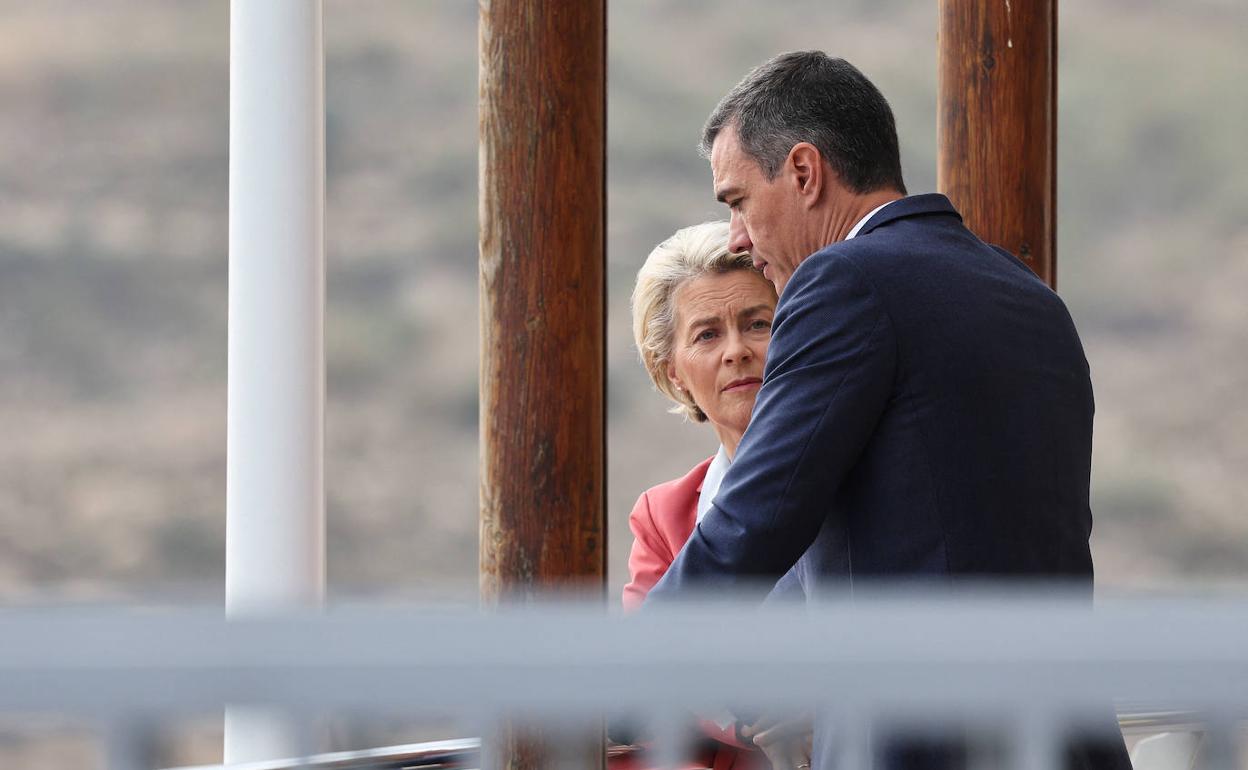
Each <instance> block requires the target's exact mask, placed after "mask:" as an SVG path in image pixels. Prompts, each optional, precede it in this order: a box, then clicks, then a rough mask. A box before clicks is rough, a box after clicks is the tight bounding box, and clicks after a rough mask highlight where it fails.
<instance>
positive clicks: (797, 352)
mask: <svg viewBox="0 0 1248 770" xmlns="http://www.w3.org/2000/svg"><path fill="white" fill-rule="evenodd" d="M702 150H703V153H704V154H706V155H708V156H709V158H710V163H711V171H712V175H713V177H714V188H715V196H716V197H717V198H718V199H719V200H720V201H722V202H723V203H725V204H727V206H728V208H729V209H730V211H731V236H730V243H729V246H730V248H731V249H732V250H734V251H747V250H748V251H749V252H750V253H751V255H753V257H754V263H755V265H756V266H757V267H759V268H761V269H762V271H763V274H764V275H765V276H766V277H767V278H768V279H770V280H771V281H772V282H774V283H775V285H776V290H777V291H778V292H780V302H779V305H778V306H777V308H776V315H775V321H774V326H773V332H772V340H771V346H770V349H769V352H768V358H767V366H766V371H765V375H764V383H763V386H762V389H761V391H760V393H759V396H758V399H757V403H756V405H755V408H754V414H753V418H752V421H751V423H750V426H749V429H748V430H747V431H746V433H745V436H744V438H743V440H742V442H741V445H740V448H739V449H738V451H737V456H736V459H735V460H734V462H733V464H732V466H731V468H730V469H729V471H728V473H727V476H726V477H725V479H724V481H723V484H722V486H721V487H720V490H719V493H718V495H717V496H716V498H715V502H714V506H713V507H712V508H711V510H710V512H709V513H708V514H707V515H706V517H705V518H704V519H703V520H702V523H701V524H700V525H699V526H698V528H697V529H696V530H695V531H694V533H693V535H692V537H690V539H689V541H688V543H687V544H686V545H685V547H684V549H683V550H682V551H681V552H680V554H679V555H678V557H677V558H676V560H675V562H673V563H672V565H671V567H670V568H669V569H668V571H667V573H666V575H665V576H664V577H663V579H662V580H661V581H660V582H659V584H658V585H657V586H656V587H655V588H654V589H653V590H652V591H651V593H650V595H649V599H648V601H647V604H656V603H663V602H667V601H671V600H674V599H677V598H679V597H681V596H688V595H690V594H691V593H693V592H695V591H703V590H707V589H715V590H722V589H728V590H743V589H746V588H747V587H749V586H751V585H758V584H760V583H761V584H767V583H774V582H775V580H776V579H777V578H779V577H780V576H781V575H783V574H784V573H785V572H786V571H787V570H788V569H789V568H790V567H792V566H793V565H794V564H797V567H798V569H797V571H798V574H799V575H800V576H801V578H802V581H803V584H804V587H805V588H806V591H807V595H808V596H817V595H818V586H819V583H820V582H821V581H822V582H825V583H826V582H828V581H829V580H830V579H831V580H834V581H835V582H837V583H840V584H842V585H843V584H844V583H845V581H846V579H847V578H848V579H849V580H851V581H854V582H859V583H860V582H862V581H863V580H864V579H904V580H906V581H908V582H914V580H915V579H920V580H926V581H927V582H934V583H936V584H949V583H953V582H956V581H957V580H959V579H961V578H966V577H969V578H1014V577H1036V578H1046V579H1054V578H1057V579H1065V580H1067V581H1074V582H1077V583H1082V584H1084V585H1086V586H1088V587H1090V585H1091V580H1092V558H1091V553H1090V549H1089V545H1088V537H1089V535H1090V533H1091V528H1092V518H1091V513H1090V510H1089V505H1088V491H1089V473H1090V463H1091V451H1092V413H1093V401H1092V386H1091V382H1090V379H1089V374H1088V364H1087V360H1086V359H1085V357H1084V353H1083V348H1082V346H1081V344H1080V342H1079V336H1078V334H1077V332H1076V330H1075V326H1074V323H1073V322H1072V321H1071V318H1070V314H1069V313H1068V312H1067V310H1066V307H1065V306H1064V305H1063V303H1062V301H1061V300H1060V299H1059V298H1058V297H1057V295H1056V294H1054V293H1053V292H1052V291H1051V290H1050V289H1049V288H1048V287H1047V286H1046V285H1044V283H1042V282H1041V281H1040V280H1039V279H1038V278H1037V277H1036V276H1035V275H1034V274H1033V273H1032V272H1031V271H1030V270H1029V269H1028V268H1027V267H1026V266H1025V265H1023V263H1022V262H1020V261H1019V260H1017V259H1015V258H1014V257H1013V256H1011V255H1009V254H1008V253H1006V252H1005V251H1003V250H1001V249H999V248H996V247H993V246H989V245H988V244H985V243H984V242H982V241H980V240H979V239H978V238H977V237H976V236H975V235H974V234H973V233H971V232H970V231H969V230H967V229H966V228H965V227H964V226H963V225H962V221H961V217H960V216H959V215H958V212H957V211H956V210H955V209H954V208H953V206H952V205H951V204H950V203H949V201H948V200H947V199H946V198H945V197H944V196H943V195H916V196H911V197H906V188H905V184H904V182H903V181H902V174H901V161H900V155H899V152H898V144H897V132H896V128H895V125H894V121H893V115H892V111H891V110H890V108H889V106H888V103H887V102H886V101H885V99H884V97H883V96H882V95H881V94H880V92H879V91H878V90H877V89H876V88H875V86H874V85H872V83H871V82H870V81H869V80H867V78H866V77H865V76H863V74H862V73H861V72H859V71H858V70H857V69H855V68H854V67H853V66H852V65H850V64H849V63H847V62H845V61H843V60H840V59H833V58H829V57H828V56H826V55H825V54H823V53H822V52H817V51H816V52H798V53H789V54H782V55H780V56H777V57H775V58H774V59H772V60H770V61H768V62H766V63H765V64H763V65H762V66H760V67H758V68H757V69H755V70H754V71H753V72H751V73H750V74H749V75H748V76H747V77H746V78H745V79H744V80H743V81H742V82H741V83H740V84H738V85H737V86H736V87H735V88H734V89H733V90H732V91H731V92H729V94H728V95H727V96H726V97H724V99H723V100H722V101H721V102H720V104H719V105H718V107H716V109H715V111H714V112H713V113H712V115H711V117H710V119H709V120H708V122H707V125H706V129H705V132H704V135H703V140H702ZM799 560H800V561H799ZM821 732H822V730H817V733H821ZM819 738H820V736H819V735H817V739H816V746H815V760H816V764H815V766H816V767H824V766H830V765H831V760H832V757H831V755H830V754H829V753H828V749H829V743H830V742H829V741H826V740H823V741H821V740H819ZM917 757H918V760H919V764H920V765H923V766H932V765H934V764H939V765H944V764H948V763H947V761H944V760H948V759H949V755H948V753H945V754H943V755H942V754H941V753H940V752H929V753H928V754H926V755H925V754H923V753H922V752H919V754H918V755H917ZM934 757H936V758H942V761H928V760H933V758H934ZM1099 759H1100V761H1096V762H1093V763H1091V764H1089V763H1086V762H1078V763H1076V764H1080V765H1083V766H1093V765H1095V766H1108V767H1116V766H1127V767H1129V765H1123V764H1122V763H1125V762H1126V761H1127V760H1126V756H1125V751H1123V750H1121V743H1120V742H1119V744H1118V746H1116V747H1114V749H1112V750H1110V751H1108V752H1107V753H1105V754H1104V755H1102V756H1101V757H1100V758H1099ZM902 764H905V763H904V762H903V763H902Z"/></svg>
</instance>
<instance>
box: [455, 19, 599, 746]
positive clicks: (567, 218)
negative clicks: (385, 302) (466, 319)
mask: <svg viewBox="0 0 1248 770" xmlns="http://www.w3.org/2000/svg"><path fill="white" fill-rule="evenodd" d="M479 44H480V48H479V51H480V141H481V146H480V228H481V230H480V291H481V296H480V302H481V379H480V409H481V413H480V431H481V467H480V474H481V595H482V601H483V603H484V604H485V605H486V606H491V605H496V604H499V603H501V602H503V601H506V600H520V601H524V600H529V599H532V598H534V597H536V596H538V595H540V594H541V593H542V592H543V591H547V590H550V589H563V590H567V589H573V590H576V591H579V592H580V593H581V595H582V596H584V595H586V590H587V592H588V595H590V596H593V597H594V598H596V599H598V600H601V599H602V597H603V596H604V586H605V578H606V526H605V524H606V495H605V492H606V483H605V482H606V451H605V446H604V439H605V408H604V405H605V400H606V396H605V392H606V388H605V369H606V365H605V351H606V347H605V336H606V335H605V320H606V315H605V307H606V304H605V290H606V281H605V267H604V261H605V260H604V257H605V229H606V228H605V219H606V216H605V215H606V193H605V178H606V3H605V0H585V1H584V2H576V3H538V2H534V1H533V0H481V1H480V39H479ZM487 744H492V745H487V750H486V752H485V754H484V756H485V757H487V758H488V762H487V764H489V765H490V766H491V767H493V768H499V767H505V768H516V769H517V770H528V768H535V767H543V766H547V765H549V764H550V763H551V761H552V760H551V757H552V755H551V754H550V750H551V747H550V746H543V745H542V741H541V740H540V738H539V736H538V735H537V734H536V733H534V732H530V731H524V732H521V731H518V730H517V729H515V728H513V727H512V726H509V725H504V726H503V728H502V730H501V733H500V734H498V735H495V736H493V738H492V739H489V738H487ZM578 753H579V756H583V757H585V760H584V761H583V762H580V763H579V764H580V765H581V766H601V765H602V763H603V756H602V754H603V743H602V736H601V735H600V734H599V735H596V736H591V737H590V738H589V739H588V740H587V742H586V743H585V746H584V751H583V752H578Z"/></svg>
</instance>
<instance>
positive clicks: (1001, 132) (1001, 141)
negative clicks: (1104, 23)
mask: <svg viewBox="0 0 1248 770" xmlns="http://www.w3.org/2000/svg"><path fill="white" fill-rule="evenodd" d="M938 40H939V42H938V47H939V54H938V58H939V84H938V91H939V96H938V105H937V122H936V140H937V146H938V148H939V157H938V160H937V169H936V187H937V189H939V190H940V191H941V192H943V193H945V195H948V196H949V199H950V200H951V201H953V204H954V205H955V206H957V208H958V210H959V211H961V212H962V216H963V217H964V218H965V220H966V224H967V226H968V227H969V228H970V229H971V230H973V231H974V232H975V233H976V234H977V235H979V236H980V237H981V238H983V239H984V240H986V241H989V242H990V243H996V244H999V245H1001V246H1003V247H1005V248H1006V249H1008V250H1010V251H1011V252H1013V253H1014V254H1015V255H1017V256H1018V257H1019V258H1021V259H1022V260H1023V261H1024V262H1026V263H1027V264H1028V265H1029V266H1030V267H1031V269H1032V270H1034V271H1035V272H1036V274H1037V275H1039V276H1040V277H1041V278H1042V279H1044V280H1045V281H1046V282H1047V283H1048V284H1049V285H1050V286H1055V285H1056V279H1057V271H1056V266H1057V257H1056V231H1057V211H1056V201H1057V171H1056V162H1057V99H1056V96H1057V0H1000V1H999V2H984V1H983V0H940V31H939V36H938Z"/></svg>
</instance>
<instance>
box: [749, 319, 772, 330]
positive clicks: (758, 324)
mask: <svg viewBox="0 0 1248 770" xmlns="http://www.w3.org/2000/svg"><path fill="white" fill-rule="evenodd" d="M750 328H751V329H758V330H762V331H766V330H768V329H770V328H771V321H768V320H766V319H764V318H759V319H756V320H754V321H753V322H751V323H750Z"/></svg>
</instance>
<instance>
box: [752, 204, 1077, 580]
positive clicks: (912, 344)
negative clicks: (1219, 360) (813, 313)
mask: <svg viewBox="0 0 1248 770" xmlns="http://www.w3.org/2000/svg"><path fill="white" fill-rule="evenodd" d="M918 212H926V213H918ZM907 214H909V215H907ZM840 262H845V263H848V264H839V263H840ZM807 270H809V271H812V272H813V273H815V276H813V277H812V278H811V279H810V284H811V286H812V289H813V290H815V291H817V287H818V286H819V285H821V284H824V285H831V284H833V283H834V281H828V280H826V278H825V274H826V273H829V272H837V271H845V270H849V271H854V272H857V273H858V274H859V276H860V280H861V281H862V282H863V284H864V285H865V287H866V288H867V290H868V291H870V292H872V293H873V294H874V297H873V299H874V301H875V302H877V303H878V304H879V306H880V308H881V310H882V312H883V314H884V315H885V316H886V320H885V323H886V324H887V325H888V326H889V327H890V331H891V334H889V335H887V336H888V337H889V338H890V339H891V343H892V344H893V345H895V348H896V350H895V354H894V356H893V359H894V360H893V378H892V384H891V388H890V394H889V399H888V401H887V403H886V404H885V405H884V406H883V408H882V409H881V410H880V414H879V417H878V421H877V423H876V425H875V428H874V430H873V431H872V433H871V436H870V438H869V439H868V440H867V442H866V443H865V445H864V446H863V448H862V451H861V453H860V455H859V457H858V459H857V461H856V462H855V463H854V464H853V466H852V467H851V468H850V469H849V470H848V471H847V472H846V474H845V477H844V480H843V482H842V483H841V484H840V486H839V488H838V489H837V490H836V492H835V493H834V495H833V497H832V499H831V500H828V501H826V505H827V507H828V508H829V511H828V513H829V515H828V516H827V519H826V520H827V522H828V524H827V526H828V527H830V528H832V527H835V528H837V529H841V531H842V532H843V536H844V538H843V539H844V541H845V542H847V543H848V548H849V553H848V558H849V563H850V566H851V570H852V573H853V575H854V576H855V577H862V576H890V575H891V576H896V575H932V574H950V575H982V576H1004V575H1033V576H1037V575H1038V576H1045V577H1056V576H1086V577H1090V576H1091V572H1092V562H1091V555H1090V552H1089V548H1088V536H1089V534H1090V530H1091V516H1090V514H1089V510H1088V487H1089V466H1090V458H1091V450H1092V445H1091V442H1092V412H1093V402H1092V389H1091V384H1090V381H1089V377H1088V365H1087V361H1086V359H1085V358H1084V355H1083V349H1082V347H1081V345H1080V343H1079V338H1078V335H1077V333H1076V331H1075V328H1074V325H1073V323H1072V322H1071V320H1070V316H1069V314H1068V313H1067V311H1066V308H1065V306H1064V305H1063V304H1062V302H1061V300H1060V299H1058V298H1057V296H1056V295H1055V294H1054V293H1053V292H1052V291H1050V290H1049V289H1048V287H1046V286H1044V285H1043V284H1042V283H1041V282H1040V281H1039V279H1037V278H1036V277H1035V275H1033V274H1032V273H1031V272H1030V271H1029V270H1028V269H1027V268H1026V267H1025V266H1023V265H1022V263H1020V262H1018V261H1017V260H1016V259H1014V258H1013V257H1011V256H1009V255H1008V254H1005V253H1003V252H1000V251H998V250H996V249H994V248H992V247H990V246H987V245H986V244H984V243H983V242H982V241H980V240H979V239H978V238H976V237H975V236H974V235H973V234H971V233H970V232H969V231H967V230H966V229H965V228H964V227H963V226H962V225H961V222H960V219H959V218H958V217H957V216H956V214H954V213H953V211H952V208H951V207H947V204H946V203H945V201H944V200H943V198H941V197H939V196H920V197H917V198H914V199H905V200H902V201H899V202H897V203H894V204H892V205H891V206H889V207H888V208H886V209H885V210H884V211H882V212H880V214H878V215H877V216H876V217H875V218H874V222H869V223H868V224H867V226H866V227H865V228H864V230H863V233H861V234H860V235H858V237H856V238H854V239H853V240H849V241H844V242H841V243H839V244H835V245H834V246H831V247H829V248H828V249H825V250H824V251H823V252H820V253H818V254H816V255H814V256H812V257H810V258H809V259H808V260H807V261H806V262H805V263H803V265H802V267H801V268H800V270H799V272H801V271H807ZM786 299H787V297H786ZM807 301H808V300H807ZM826 301H830V302H835V301H836V299H835V297H829V298H828V300H826ZM786 333H787V334H793V335H795V336H798V337H800V336H804V333H803V331H802V330H801V329H799V328H793V329H789V330H783V331H778V332H777V334H778V335H781V334H786ZM807 387H810V388H819V387H820V384H819V383H818V382H817V381H811V382H810V383H808V384H807ZM811 502H812V503H813V504H815V505H818V504H819V502H818V501H811ZM817 554H818V549H816V551H815V552H814V553H812V558H818V556H817Z"/></svg>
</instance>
